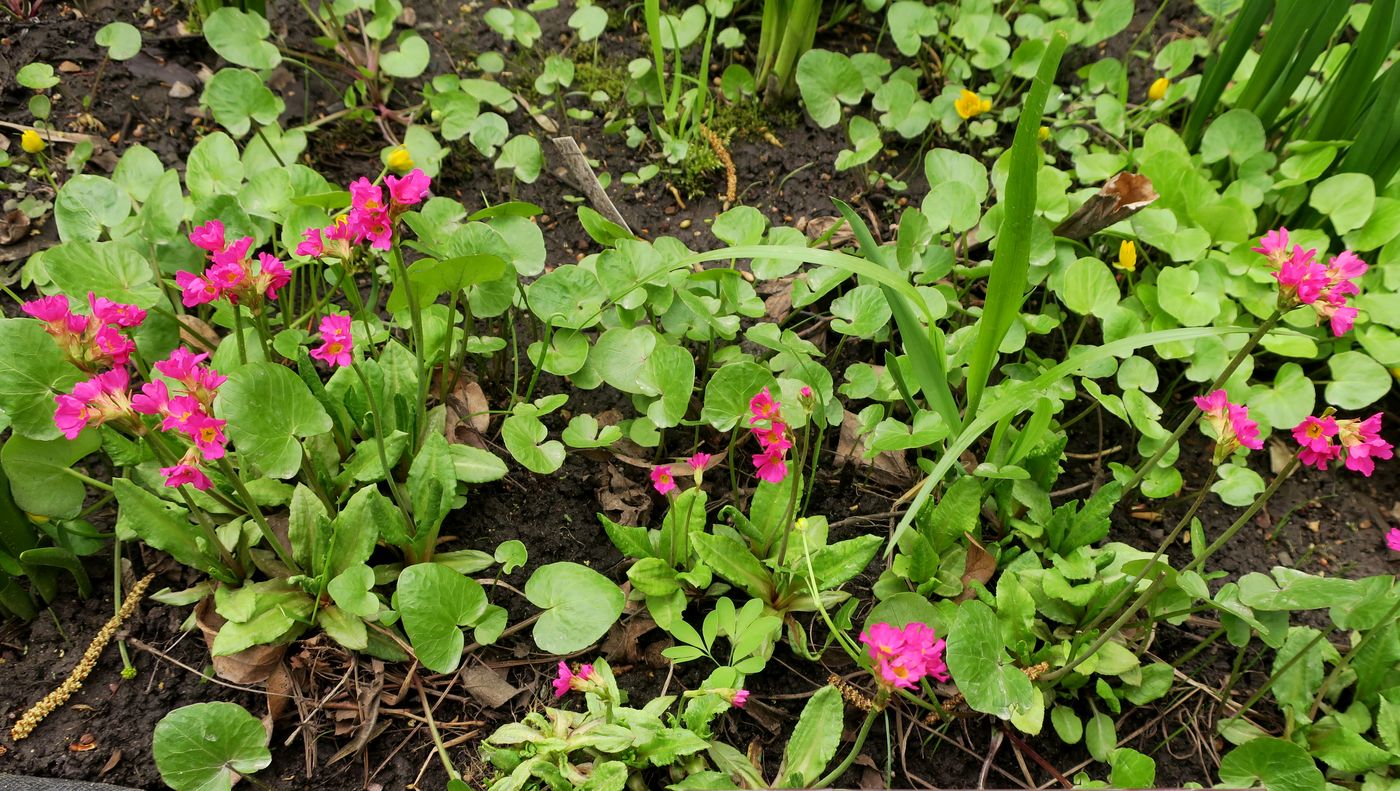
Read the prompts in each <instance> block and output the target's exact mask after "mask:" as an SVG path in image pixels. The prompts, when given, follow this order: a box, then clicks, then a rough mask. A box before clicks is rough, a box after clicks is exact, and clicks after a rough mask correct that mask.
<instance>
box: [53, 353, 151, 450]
mask: <svg viewBox="0 0 1400 791" xmlns="http://www.w3.org/2000/svg"><path fill="white" fill-rule="evenodd" d="M130 388H131V377H130V376H129V375H128V374H127V372H126V369H125V368H113V369H112V370H110V371H107V372H106V373H100V374H97V375H96V376H94V377H92V378H91V379H88V380H86V381H83V382H79V383H77V384H76V385H73V392H71V393H64V394H61V395H58V396H55V397H54V405H55V409H54V413H53V422H54V424H55V425H57V426H58V430H59V431H61V432H63V436H65V437H67V438H68V439H77V438H78V435H79V434H81V433H83V429H85V428H87V427H88V426H100V425H102V424H103V423H111V422H114V421H126V422H129V423H132V424H136V416H135V414H134V413H133V411H132V404H131V390H130Z"/></svg>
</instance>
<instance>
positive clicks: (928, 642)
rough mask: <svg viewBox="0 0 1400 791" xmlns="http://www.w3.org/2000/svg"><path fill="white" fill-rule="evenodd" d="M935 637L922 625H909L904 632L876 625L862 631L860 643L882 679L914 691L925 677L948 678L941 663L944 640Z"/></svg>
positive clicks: (892, 627)
mask: <svg viewBox="0 0 1400 791" xmlns="http://www.w3.org/2000/svg"><path fill="white" fill-rule="evenodd" d="M935 637H936V635H935V634H934V631H933V629H931V628H929V627H928V626H927V625H925V624H922V623H911V624H908V625H907V626H905V627H904V628H903V629H898V628H896V627H894V626H892V625H891V624H888V623H877V624H872V625H871V626H870V628H869V629H867V630H866V631H864V632H861V635H860V640H861V642H862V643H865V645H866V650H867V651H868V652H869V654H870V658H871V660H873V661H874V663H875V669H876V671H877V672H878V673H879V675H880V678H881V680H883V681H884V682H885V683H887V684H889V685H890V686H893V687H900V688H903V689H914V688H915V687H917V686H918V683H919V681H920V680H921V679H923V678H924V677H925V676H932V677H933V678H935V679H938V680H939V681H947V680H948V679H949V678H950V676H949V675H948V667H947V665H946V664H945V663H944V661H943V649H944V641H942V640H936V639H934V638H935Z"/></svg>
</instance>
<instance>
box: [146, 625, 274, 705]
mask: <svg viewBox="0 0 1400 791" xmlns="http://www.w3.org/2000/svg"><path fill="white" fill-rule="evenodd" d="M181 639H183V638H181ZM126 641H127V643H129V644H130V645H131V647H132V648H135V649H136V650H138V651H145V652H146V653H148V654H150V655H151V656H154V657H155V658H157V659H161V660H164V661H166V662H169V663H170V664H172V665H174V666H175V667H178V668H180V669H181V670H185V671H188V672H190V673H193V674H195V675H196V676H199V677H200V678H201V679H203V680H205V681H209V682H211V683H214V684H218V685H219V686H221V687H228V688H229V689H236V690H238V691H239V692H247V693H250V694H253V695H266V696H270V697H280V698H287V699H289V700H290V699H292V698H293V697H294V696H292V695H284V694H281V693H278V692H269V691H268V690H266V689H258V688H256V687H244V686H240V685H238V684H231V683H229V682H227V681H223V680H220V679H219V678H218V677H217V676H210V675H207V674H206V673H205V672H204V671H202V670H200V669H199V668H196V667H190V666H189V665H187V664H185V663H184V662H181V661H180V660H178V659H176V658H175V657H173V656H171V655H169V654H167V653H165V652H164V651H162V650H160V649H159V648H156V647H155V646H153V645H151V644H150V643H147V642H144V641H141V640H137V639H136V638H134V637H128V638H127V639H126ZM176 642H179V641H178V640H177V641H176Z"/></svg>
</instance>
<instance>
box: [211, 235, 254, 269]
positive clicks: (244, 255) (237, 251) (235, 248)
mask: <svg viewBox="0 0 1400 791" xmlns="http://www.w3.org/2000/svg"><path fill="white" fill-rule="evenodd" d="M251 249H253V237H251V236H244V237H241V238H240V239H239V240H238V241H236V242H234V243H233V244H231V245H229V246H228V247H225V248H224V249H222V250H220V251H218V252H216V253H214V254H213V255H211V256H209V260H210V261H212V262H214V263H215V264H241V263H243V262H244V261H246V260H247V259H248V251H249V250H251Z"/></svg>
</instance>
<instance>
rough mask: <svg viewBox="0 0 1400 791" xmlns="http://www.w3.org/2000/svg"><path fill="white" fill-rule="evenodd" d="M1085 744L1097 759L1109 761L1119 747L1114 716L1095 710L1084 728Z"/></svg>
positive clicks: (1090, 753)
mask: <svg viewBox="0 0 1400 791" xmlns="http://www.w3.org/2000/svg"><path fill="white" fill-rule="evenodd" d="M1084 746H1085V747H1088V748H1089V755H1091V756H1093V758H1094V760H1095V761H1108V759H1109V758H1110V757H1111V756H1112V755H1113V751H1114V750H1116V749H1118V731H1117V729H1116V728H1115V727H1114V725H1113V718H1112V717H1110V716H1108V715H1107V714H1104V713H1103V712H1101V711H1096V712H1094V716H1092V717H1090V718H1089V724H1088V726H1087V727H1086V728H1085V729H1084Z"/></svg>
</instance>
